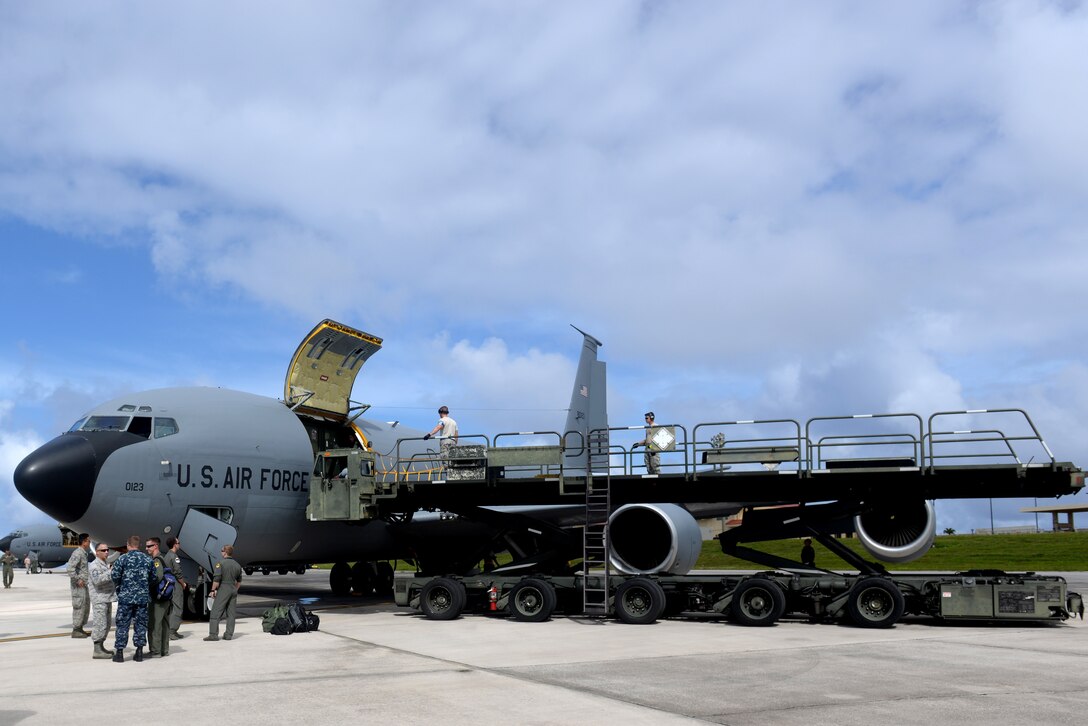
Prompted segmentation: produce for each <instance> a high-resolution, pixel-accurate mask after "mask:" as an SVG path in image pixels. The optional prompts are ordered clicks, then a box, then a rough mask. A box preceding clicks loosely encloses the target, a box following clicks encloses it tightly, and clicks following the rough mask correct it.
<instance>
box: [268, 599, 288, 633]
mask: <svg viewBox="0 0 1088 726" xmlns="http://www.w3.org/2000/svg"><path fill="white" fill-rule="evenodd" d="M289 607H290V606H288V605H287V604H286V603H282V602H281V603H277V604H275V605H273V606H272V607H270V608H268V609H267V610H265V611H264V613H262V615H261V628H262V629H263V630H264V632H266V633H271V632H272V628H273V627H275V625H276V621H278V620H281V619H285V618H286V617H287V610H288V609H289ZM284 634H285V633H284Z"/></svg>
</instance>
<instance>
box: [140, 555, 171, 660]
mask: <svg viewBox="0 0 1088 726" xmlns="http://www.w3.org/2000/svg"><path fill="white" fill-rule="evenodd" d="M160 541H161V540H159V538H158V537H148V538H147V542H145V543H144V550H145V551H146V552H147V555H148V557H150V558H151V563H152V566H153V567H154V568H155V569H154V574H152V575H151V582H150V590H151V593H150V600H151V602H150V606H149V607H148V613H147V616H148V617H147V644H148V649H149V650H150V651H151V657H153V658H165V657H166V656H168V655H170V628H169V624H168V620H169V619H170V609H171V608H173V607H174V604H173V602H171V601H170V600H159V598H158V595H157V593H155V589H156V588H157V587H158V585H159V583H160V582H162V578H163V575H164V573H165V572H166V562H165V561H164V560H163V558H162V555H161V554H159V543H160Z"/></svg>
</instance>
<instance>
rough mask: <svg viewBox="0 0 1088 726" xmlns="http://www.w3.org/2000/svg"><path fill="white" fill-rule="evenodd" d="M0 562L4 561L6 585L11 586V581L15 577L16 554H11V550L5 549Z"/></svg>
mask: <svg viewBox="0 0 1088 726" xmlns="http://www.w3.org/2000/svg"><path fill="white" fill-rule="evenodd" d="M0 562H3V563H4V587H11V581H12V580H14V579H15V563H16V562H17V560H16V559H15V555H13V554H11V550H4V556H3V557H0Z"/></svg>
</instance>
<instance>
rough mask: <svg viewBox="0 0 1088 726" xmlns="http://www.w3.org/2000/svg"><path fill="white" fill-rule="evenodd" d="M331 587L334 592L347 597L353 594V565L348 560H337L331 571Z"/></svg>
mask: <svg viewBox="0 0 1088 726" xmlns="http://www.w3.org/2000/svg"><path fill="white" fill-rule="evenodd" d="M329 587H331V588H332V594H333V595H336V596H338V597H345V596H347V595H350V594H351V566H350V565H348V563H346V562H337V563H336V564H335V565H333V566H332V570H331V571H330V572H329Z"/></svg>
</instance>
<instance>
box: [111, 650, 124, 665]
mask: <svg viewBox="0 0 1088 726" xmlns="http://www.w3.org/2000/svg"><path fill="white" fill-rule="evenodd" d="M113 662H114V663H124V662H125V654H124V651H122V650H121V649H120V648H118V649H117V650H115V651H113Z"/></svg>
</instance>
